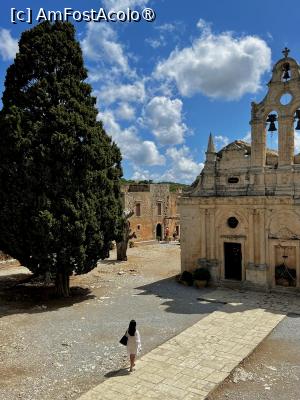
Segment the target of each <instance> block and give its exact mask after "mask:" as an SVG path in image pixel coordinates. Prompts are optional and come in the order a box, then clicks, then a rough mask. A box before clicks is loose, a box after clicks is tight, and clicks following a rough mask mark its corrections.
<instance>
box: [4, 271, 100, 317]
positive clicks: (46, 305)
mask: <svg viewBox="0 0 300 400" xmlns="http://www.w3.org/2000/svg"><path fill="white" fill-rule="evenodd" d="M30 276H31V274H12V275H5V276H0V302H1V305H0V318H1V317H4V316H7V315H13V314H19V313H28V314H35V313H40V312H47V311H53V310H57V309H59V308H63V307H70V306H72V305H73V304H76V303H81V302H83V301H86V300H88V299H93V298H94V297H95V296H94V295H92V294H91V290H90V289H88V288H83V287H80V286H71V288H70V290H71V296H70V297H68V298H56V297H55V294H54V285H49V286H45V285H42V284H39V283H24V284H18V283H19V282H22V281H23V280H24V279H26V278H29V277H30Z"/></svg>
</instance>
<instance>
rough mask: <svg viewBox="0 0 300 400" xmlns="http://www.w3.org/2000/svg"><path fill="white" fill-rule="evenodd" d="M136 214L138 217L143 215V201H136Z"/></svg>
mask: <svg viewBox="0 0 300 400" xmlns="http://www.w3.org/2000/svg"><path fill="white" fill-rule="evenodd" d="M135 215H136V216H137V217H140V216H141V203H136V205H135Z"/></svg>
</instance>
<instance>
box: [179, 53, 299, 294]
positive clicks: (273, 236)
mask: <svg viewBox="0 0 300 400" xmlns="http://www.w3.org/2000/svg"><path fill="white" fill-rule="evenodd" d="M283 54H284V58H282V59H281V60H279V61H278V62H277V63H276V64H275V66H274V68H273V72H272V78H271V80H270V82H269V83H268V87H269V88H268V93H267V95H266V96H265V98H264V99H263V100H262V101H261V102H260V103H258V104H257V103H254V102H253V103H252V104H251V106H252V109H251V121H250V124H251V144H249V143H246V142H244V141H242V140H236V141H234V142H233V143H230V144H229V145H227V146H226V147H224V148H223V149H222V150H220V151H219V152H216V150H215V147H214V143H213V138H212V136H211V135H210V137H209V141H208V148H207V152H206V162H205V166H204V169H203V170H202V172H201V174H200V176H198V178H197V179H196V181H195V182H194V184H193V185H192V186H191V188H190V190H189V192H187V193H184V194H183V196H182V197H181V200H180V218H181V246H182V247H181V262H182V271H185V270H187V271H192V270H194V269H195V268H197V267H199V266H207V267H208V268H209V269H210V271H211V274H212V277H213V280H214V281H215V282H216V283H220V284H221V283H222V284H233V283H234V282H235V283H237V282H238V283H239V284H238V285H237V286H240V285H242V286H246V287H247V286H249V287H256V288H262V289H269V288H274V287H276V288H282V287H288V288H287V289H288V290H291V291H295V290H299V289H300V154H295V151H294V139H295V138H294V135H295V130H299V129H300V66H299V65H298V63H297V62H296V61H295V60H294V59H293V58H291V57H289V50H288V49H287V48H285V50H284V51H283ZM270 134H273V135H278V152H276V151H274V150H269V149H268V148H267V146H266V142H267V135H270Z"/></svg>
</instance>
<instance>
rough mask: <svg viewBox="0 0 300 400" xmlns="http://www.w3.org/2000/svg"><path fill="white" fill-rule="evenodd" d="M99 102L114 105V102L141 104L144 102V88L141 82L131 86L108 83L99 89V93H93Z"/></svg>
mask: <svg viewBox="0 0 300 400" xmlns="http://www.w3.org/2000/svg"><path fill="white" fill-rule="evenodd" d="M95 93H96V95H98V96H99V98H100V99H101V101H103V102H105V103H106V104H111V103H114V102H115V101H123V102H125V101H126V102H127V103H129V102H133V103H141V102H143V101H144V100H145V97H146V93H145V86H144V82H143V81H142V80H139V81H136V82H133V83H132V84H123V85H122V84H117V83H110V84H109V85H106V86H104V87H102V88H101V91H99V92H97V91H96V92H95Z"/></svg>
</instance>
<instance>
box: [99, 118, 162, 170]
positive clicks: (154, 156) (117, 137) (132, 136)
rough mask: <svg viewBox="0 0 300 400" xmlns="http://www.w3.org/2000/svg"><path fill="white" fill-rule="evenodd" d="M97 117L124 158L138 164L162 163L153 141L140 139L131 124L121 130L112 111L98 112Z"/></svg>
mask: <svg viewBox="0 0 300 400" xmlns="http://www.w3.org/2000/svg"><path fill="white" fill-rule="evenodd" d="M98 118H99V119H100V120H101V121H103V125H104V128H105V130H106V133H107V134H108V135H110V136H111V137H112V138H113V140H114V141H115V142H116V143H117V144H118V146H119V147H120V149H121V152H122V155H123V157H124V158H126V159H128V160H130V161H133V162H134V163H136V164H138V165H163V164H164V163H165V158H164V156H162V155H161V154H159V151H158V149H157V147H156V145H155V143H154V142H152V141H149V140H144V141H143V140H142V139H140V138H139V137H138V135H137V131H136V129H135V128H134V127H133V126H131V127H129V128H126V129H123V130H122V129H121V127H120V125H119V124H118V123H117V122H116V120H115V117H114V115H113V113H112V111H105V112H103V113H100V114H99V115H98Z"/></svg>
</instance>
